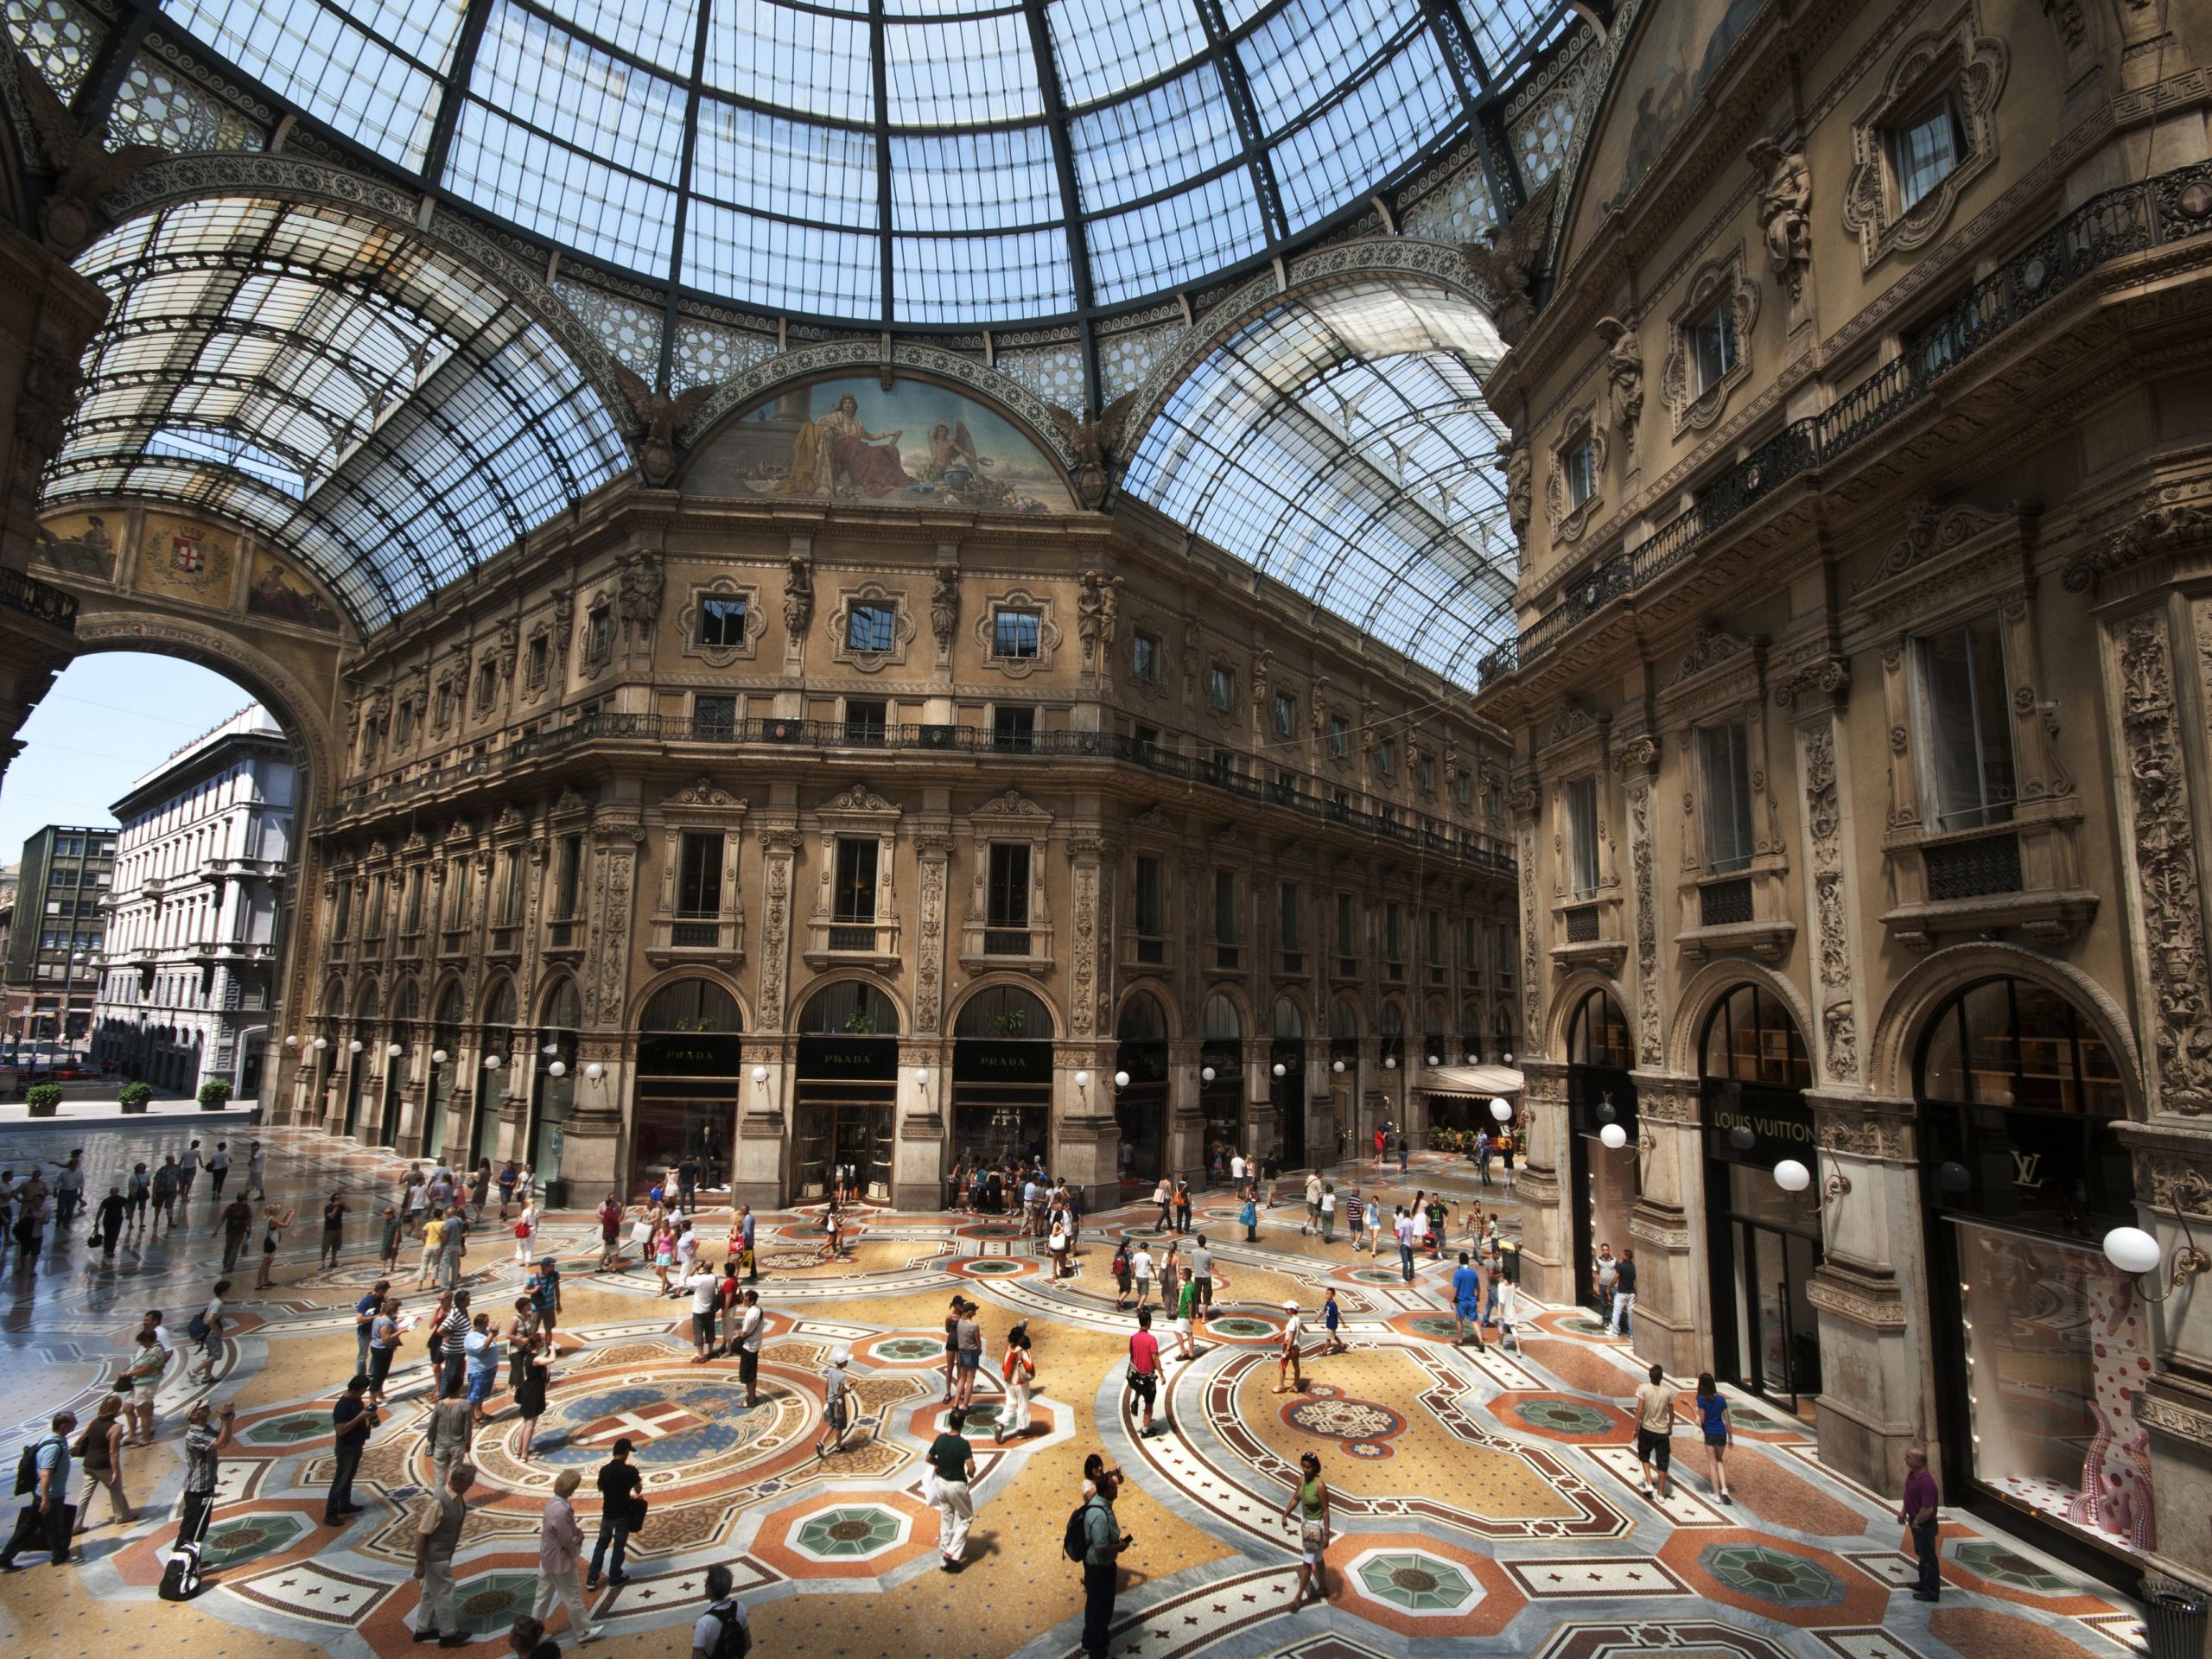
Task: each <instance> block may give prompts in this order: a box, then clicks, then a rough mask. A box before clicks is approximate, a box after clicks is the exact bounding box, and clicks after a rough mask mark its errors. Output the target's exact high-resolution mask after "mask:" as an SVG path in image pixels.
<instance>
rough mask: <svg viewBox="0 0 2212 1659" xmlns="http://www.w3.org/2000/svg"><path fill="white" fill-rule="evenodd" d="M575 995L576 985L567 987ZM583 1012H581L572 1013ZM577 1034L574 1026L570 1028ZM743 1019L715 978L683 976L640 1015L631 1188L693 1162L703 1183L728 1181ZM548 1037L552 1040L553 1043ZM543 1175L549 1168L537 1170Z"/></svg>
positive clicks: (741, 1067) (742, 1054) (655, 996)
mask: <svg viewBox="0 0 2212 1659" xmlns="http://www.w3.org/2000/svg"><path fill="white" fill-rule="evenodd" d="M569 996H570V998H572V999H573V998H574V996H575V988H574V987H573V986H571V987H570V988H569ZM566 1012H567V1017H577V1016H580V1015H581V1013H582V1010H581V1007H573V1008H570V1009H569V1010H567V1011H566ZM574 1029H575V1027H573V1026H571V1027H569V1030H570V1031H573V1030H574ZM744 1032H745V1018H744V1015H743V1014H742V1013H741V1012H740V1010H739V1008H738V1006H737V999H736V998H735V997H734V996H732V995H730V994H729V992H728V990H727V989H726V988H723V987H722V986H721V985H719V984H717V983H716V982H715V981H713V980H711V979H699V978H694V979H678V980H672V981H671V982H669V983H668V984H665V985H664V986H662V987H661V988H660V989H658V991H655V992H654V993H653V994H652V996H651V997H649V998H648V999H646V1001H645V1009H644V1011H643V1013H641V1014H639V1017H638V1082H637V1108H636V1111H635V1114H634V1116H633V1119H632V1124H631V1130H630V1135H631V1140H630V1184H631V1185H632V1187H633V1188H636V1189H638V1190H640V1191H642V1190H643V1189H645V1188H647V1187H650V1186H651V1185H652V1183H653V1180H654V1179H655V1178H656V1177H657V1176H658V1175H662V1174H664V1173H666V1172H668V1171H669V1170H671V1169H678V1170H680V1169H681V1168H682V1167H683V1160H685V1159H686V1158H689V1159H690V1160H692V1161H693V1162H695V1163H696V1165H697V1166H698V1173H699V1184H700V1185H702V1186H709V1187H715V1186H724V1185H728V1179H729V1175H728V1170H729V1160H730V1156H731V1154H732V1151H733V1150H734V1147H735V1145H736V1140H737V1101H738V1087H739V1082H740V1079H741V1077H742V1075H743V1073H744V1070H745V1039H744ZM549 1040H550V1039H549ZM539 1168H540V1172H541V1173H543V1165H542V1164H541V1165H540V1166H539Z"/></svg>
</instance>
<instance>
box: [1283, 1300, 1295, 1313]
mask: <svg viewBox="0 0 2212 1659" xmlns="http://www.w3.org/2000/svg"><path fill="white" fill-rule="evenodd" d="M1283 1306H1285V1307H1287V1308H1288V1309H1289V1310H1290V1311H1291V1312H1292V1313H1297V1312H1298V1304H1297V1303H1296V1302H1285V1303H1284V1304H1283Z"/></svg>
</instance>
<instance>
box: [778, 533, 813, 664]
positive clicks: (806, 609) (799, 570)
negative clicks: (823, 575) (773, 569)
mask: <svg viewBox="0 0 2212 1659" xmlns="http://www.w3.org/2000/svg"><path fill="white" fill-rule="evenodd" d="M812 620H814V561H813V560H812V559H810V558H809V557H808V556H806V555H805V554H804V553H794V554H792V555H791V563H790V564H789V565H788V566H787V567H786V569H785V575H784V632H786V633H788V634H790V635H791V639H792V640H793V641H794V642H797V641H798V640H800V639H804V638H805V637H806V625H807V624H808V623H809V622H811V621H812Z"/></svg>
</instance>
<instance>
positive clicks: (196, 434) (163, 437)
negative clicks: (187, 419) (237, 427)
mask: <svg viewBox="0 0 2212 1659" xmlns="http://www.w3.org/2000/svg"><path fill="white" fill-rule="evenodd" d="M146 452H147V454H154V455H176V456H179V457H181V458H182V459H183V460H186V461H210V462H212V463H213V464H214V465H216V466H219V467H236V468H238V471H240V472H242V473H245V474H248V475H250V476H251V477H253V478H257V479H259V480H261V481H262V482H263V483H264V484H267V485H269V486H271V487H272V488H275V489H279V490H282V491H283V493H285V494H287V495H295V496H296V495H302V494H304V493H306V483H307V480H306V478H305V476H304V475H303V474H302V473H301V472H300V470H299V469H298V468H297V467H294V466H292V465H291V464H290V463H289V462H288V461H286V460H285V458H284V457H283V456H282V455H279V454H274V453H273V452H271V451H270V450H268V449H265V448H263V447H262V446H261V445H260V444H257V443H255V442H251V440H249V439H246V438H244V437H241V436H239V435H238V434H237V433H235V432H227V431H225V430H223V429H220V428H219V427H194V426H166V427H163V428H162V429H160V430H159V431H157V432H155V433H153V434H152V435H149V437H148V438H147V440H146Z"/></svg>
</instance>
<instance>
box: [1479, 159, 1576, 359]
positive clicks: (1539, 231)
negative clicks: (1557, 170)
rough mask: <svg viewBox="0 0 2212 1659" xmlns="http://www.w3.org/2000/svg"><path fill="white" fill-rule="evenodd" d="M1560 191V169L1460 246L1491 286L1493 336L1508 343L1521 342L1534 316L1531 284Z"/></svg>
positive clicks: (1511, 344)
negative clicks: (1478, 237)
mask: <svg viewBox="0 0 2212 1659" xmlns="http://www.w3.org/2000/svg"><path fill="white" fill-rule="evenodd" d="M1558 191H1559V175H1557V174H1554V175H1552V176H1551V177H1550V178H1548V179H1546V180H1545V181H1544V182H1543V187H1542V188H1541V189H1539V190H1538V191H1537V192H1536V194H1535V195H1533V196H1531V197H1529V200H1528V201H1527V203H1526V204H1525V205H1524V206H1523V207H1522V209H1521V211H1520V212H1519V213H1516V214H1514V216H1513V218H1512V219H1511V220H1510V222H1509V223H1507V224H1506V225H1505V226H1503V227H1502V228H1493V229H1492V230H1491V232H1490V233H1489V238H1488V240H1487V242H1486V243H1476V242H1469V243H1465V244H1463V245H1461V247H1460V250H1459V251H1460V253H1461V255H1462V256H1463V257H1465V260H1466V262H1467V269H1468V270H1470V271H1471V272H1472V273H1473V275H1474V277H1475V280H1476V281H1477V282H1478V283H1481V284H1482V285H1483V286H1484V287H1486V288H1488V289H1490V291H1491V296H1492V297H1491V321H1493V322H1495V323H1496V324H1497V337H1498V338H1499V339H1500V340H1503V341H1504V342H1505V343H1506V344H1507V345H1508V346H1517V345H1519V344H1520V343H1521V340H1522V337H1523V336H1524V335H1526V334H1528V332H1529V325H1530V324H1532V323H1533V322H1535V320H1536V305H1535V298H1534V296H1532V294H1531V293H1530V289H1531V287H1532V285H1533V283H1534V282H1535V275H1536V266H1537V264H1538V262H1539V261H1541V259H1542V257H1543V253H1544V241H1545V238H1546V236H1547V235H1548V232H1549V231H1550V229H1551V214H1552V200H1553V198H1554V196H1555V195H1556V194H1558Z"/></svg>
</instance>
